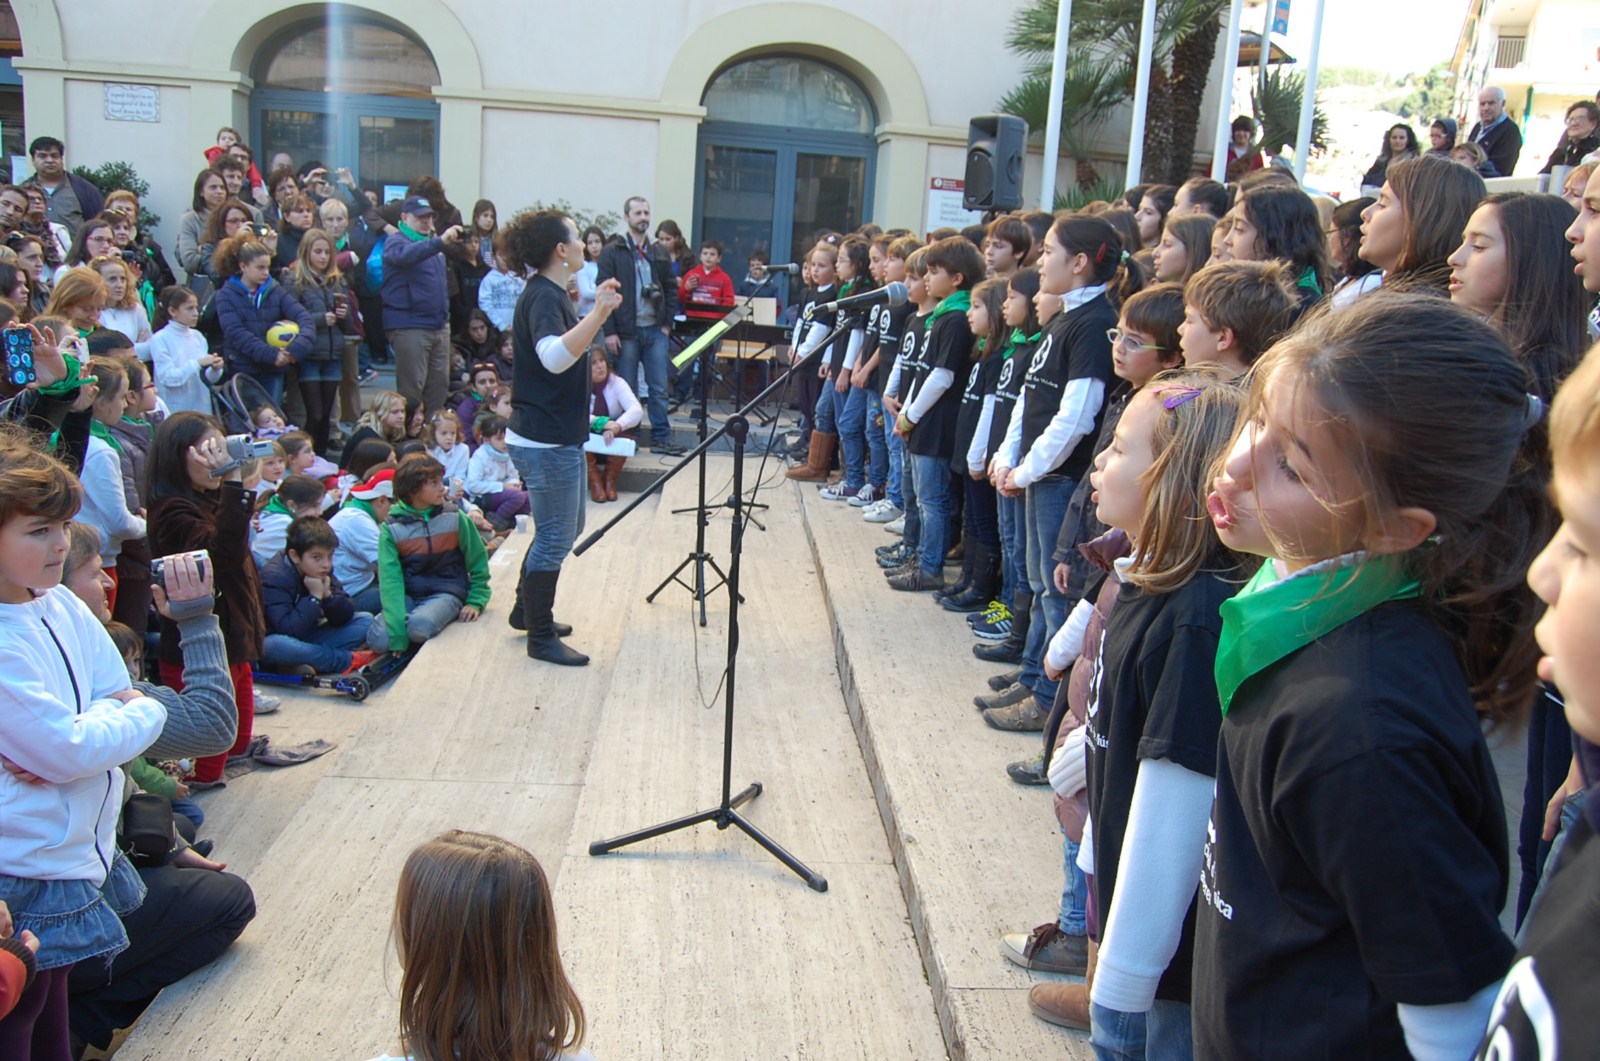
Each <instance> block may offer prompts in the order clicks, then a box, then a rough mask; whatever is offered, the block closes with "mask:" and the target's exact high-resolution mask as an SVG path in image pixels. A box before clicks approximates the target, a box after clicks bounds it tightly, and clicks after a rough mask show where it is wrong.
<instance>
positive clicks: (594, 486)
mask: <svg viewBox="0 0 1600 1061" xmlns="http://www.w3.org/2000/svg"><path fill="white" fill-rule="evenodd" d="M583 461H584V463H585V464H587V465H588V466H589V500H591V501H604V500H605V499H606V484H605V483H604V482H603V481H601V479H600V465H599V463H598V462H596V460H595V459H594V454H593V453H585V454H584V455H583Z"/></svg>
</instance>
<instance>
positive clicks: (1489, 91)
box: [1467, 85, 1522, 177]
mask: <svg viewBox="0 0 1600 1061" xmlns="http://www.w3.org/2000/svg"><path fill="white" fill-rule="evenodd" d="M1467 139H1468V140H1470V141H1472V142H1473V143H1475V144H1477V145H1478V146H1479V147H1481V148H1483V153H1484V154H1485V155H1487V156H1489V162H1490V164H1491V165H1493V166H1494V171H1495V174H1496V175H1497V176H1500V177H1509V176H1511V174H1512V172H1513V171H1515V170H1516V168H1517V159H1518V158H1519V157H1520V156H1521V155H1522V130H1521V129H1518V128H1517V123H1516V122H1514V121H1512V120H1511V117H1510V116H1509V115H1508V114H1506V90H1505V89H1503V88H1500V87H1498V86H1496V85H1490V86H1488V87H1487V88H1485V89H1484V90H1483V91H1482V92H1480V93H1478V122H1477V124H1476V125H1474V126H1473V127H1472V132H1470V133H1468V134H1467Z"/></svg>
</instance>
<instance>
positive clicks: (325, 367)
mask: <svg viewBox="0 0 1600 1061" xmlns="http://www.w3.org/2000/svg"><path fill="white" fill-rule="evenodd" d="M296 369H297V371H298V374H299V377H300V382H301V383H321V382H323V381H324V380H327V381H329V382H338V380H339V378H340V377H341V376H342V375H344V365H343V364H342V363H341V362H338V361H331V360H330V361H302V362H300V364H299V365H297V366H296Z"/></svg>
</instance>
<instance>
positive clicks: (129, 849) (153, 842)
mask: <svg viewBox="0 0 1600 1061" xmlns="http://www.w3.org/2000/svg"><path fill="white" fill-rule="evenodd" d="M174 835H175V832H174V828H173V824H172V801H171V800H170V799H168V798H167V797H165V796H157V795H155V794H154V793H151V792H135V793H134V794H133V795H131V796H129V797H128V802H126V803H124V804H123V805H122V821H121V823H120V824H119V825H118V827H117V846H118V847H120V848H122V853H123V854H124V855H127V856H128V861H130V862H132V863H133V864H134V867H135V868H137V869H153V868H154V867H156V866H165V865H166V864H167V859H169V858H171V857H172V845H173V837H174Z"/></svg>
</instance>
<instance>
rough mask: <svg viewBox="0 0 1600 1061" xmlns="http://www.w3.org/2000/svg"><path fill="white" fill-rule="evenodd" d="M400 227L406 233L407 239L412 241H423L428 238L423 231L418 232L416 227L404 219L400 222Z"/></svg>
mask: <svg viewBox="0 0 1600 1061" xmlns="http://www.w3.org/2000/svg"><path fill="white" fill-rule="evenodd" d="M399 229H400V231H401V232H404V233H405V234H406V239H408V240H410V241H411V242H412V243H421V242H422V241H423V240H425V239H427V238H428V237H427V236H424V235H423V234H422V233H420V232H418V231H417V230H416V229H414V228H412V227H411V226H410V225H408V224H406V223H405V222H404V221H402V222H400V224H399Z"/></svg>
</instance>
